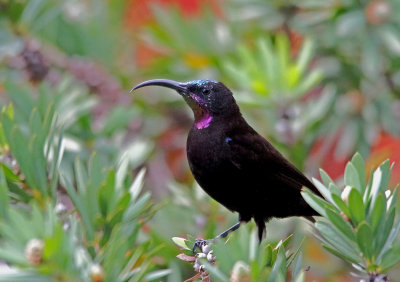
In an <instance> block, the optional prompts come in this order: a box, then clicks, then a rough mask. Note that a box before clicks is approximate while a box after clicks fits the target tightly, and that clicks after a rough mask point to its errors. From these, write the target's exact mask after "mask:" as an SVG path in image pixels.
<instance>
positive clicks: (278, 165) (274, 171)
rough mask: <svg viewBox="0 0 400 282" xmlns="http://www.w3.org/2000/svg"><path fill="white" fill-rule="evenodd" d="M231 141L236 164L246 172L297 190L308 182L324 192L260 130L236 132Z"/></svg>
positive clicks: (315, 189)
mask: <svg viewBox="0 0 400 282" xmlns="http://www.w3.org/2000/svg"><path fill="white" fill-rule="evenodd" d="M228 145H229V147H230V151H231V156H232V158H231V162H232V164H233V165H234V166H235V167H236V168H237V169H238V170H239V171H241V172H243V173H244V174H245V175H247V176H250V177H253V178H255V179H257V178H259V177H268V178H270V179H271V180H272V181H273V182H274V183H281V184H285V187H290V188H293V189H297V190H300V189H301V188H302V187H303V186H305V187H307V188H309V189H310V190H312V191H313V192H314V193H316V194H318V195H320V192H319V191H318V190H317V188H316V187H315V186H314V184H312V183H311V181H310V180H309V179H308V178H307V177H306V176H304V174H303V173H302V172H301V171H299V170H298V169H297V168H296V167H295V166H294V165H293V164H291V163H290V162H289V161H288V160H287V159H286V158H285V157H283V156H282V155H281V153H279V152H278V150H277V149H275V148H274V147H273V146H272V145H271V144H270V143H269V142H268V141H267V140H266V139H265V138H263V137H262V136H260V135H259V134H258V133H257V132H255V131H247V132H246V133H245V134H242V135H236V136H234V137H233V138H232V141H231V142H229V144H228Z"/></svg>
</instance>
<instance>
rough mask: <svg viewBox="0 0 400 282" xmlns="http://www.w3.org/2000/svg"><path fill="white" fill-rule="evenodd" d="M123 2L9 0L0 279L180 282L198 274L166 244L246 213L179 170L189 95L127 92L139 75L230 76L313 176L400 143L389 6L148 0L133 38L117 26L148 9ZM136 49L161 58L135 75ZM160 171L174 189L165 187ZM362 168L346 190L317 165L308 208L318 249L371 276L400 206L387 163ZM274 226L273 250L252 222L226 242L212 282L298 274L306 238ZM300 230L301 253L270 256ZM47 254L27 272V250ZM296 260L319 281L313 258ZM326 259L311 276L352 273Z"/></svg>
mask: <svg viewBox="0 0 400 282" xmlns="http://www.w3.org/2000/svg"><path fill="white" fill-rule="evenodd" d="M131 2H132V1H125V0H114V1H98V0H91V1H76V0H68V1H67V0H65V1H46V0H18V1H13V0H0V96H1V108H2V111H1V114H0V254H1V258H0V260H1V261H0V264H1V263H2V261H6V262H7V263H8V265H9V268H7V267H2V268H1V273H0V280H3V281H60V280H64V281H65V280H67V281H90V280H95V279H98V278H99V279H102V280H103V281H138V280H155V281H157V280H168V281H181V280H183V279H184V278H185V277H189V276H190V274H192V273H193V268H192V267H191V265H189V264H188V263H184V262H181V261H179V260H178V259H176V258H175V256H176V254H177V250H176V249H175V247H174V246H173V244H171V241H170V238H171V237H172V236H175V235H177V233H179V236H183V235H182V234H186V233H189V234H197V235H198V236H204V238H212V237H214V236H215V235H216V234H218V233H219V232H218V231H221V230H220V229H221V228H223V226H227V225H229V223H232V222H233V221H234V220H236V218H235V217H234V215H232V214H230V213H228V212H226V211H225V210H224V208H221V207H220V205H219V204H217V203H216V202H215V201H213V200H211V199H210V198H209V197H208V196H206V195H205V194H204V193H203V192H202V191H201V189H200V188H199V187H198V186H197V185H192V179H191V178H190V177H188V173H187V171H186V168H184V169H182V171H183V172H182V171H179V172H178V173H177V172H176V170H177V169H176V168H174V166H176V164H177V163H180V162H184V161H185V160H184V158H183V159H180V158H179V157H176V156H180V155H181V153H182V152H181V150H182V147H180V144H184V140H183V139H182V138H183V136H184V133H183V132H185V131H186V130H187V128H188V126H189V125H188V124H186V123H187V121H185V120H186V119H185V118H182V117H183V116H185V113H186V112H185V110H184V109H183V108H182V107H181V106H182V105H183V102H182V101H178V97H175V96H172V95H171V96H169V95H160V94H159V93H160V90H159V89H155V90H152V89H149V92H150V93H149V95H144V96H140V97H139V96H136V97H134V102H133V103H132V104H130V102H129V101H130V100H129V99H125V98H126V97H128V93H127V91H124V90H123V89H129V88H130V87H131V86H132V85H133V84H134V83H133V81H132V80H134V81H136V80H139V79H141V78H140V77H142V78H152V77H153V78H154V77H167V78H173V79H176V80H192V79H196V78H199V79H204V78H213V79H217V80H220V81H223V82H224V83H225V84H226V85H227V86H229V87H230V88H231V89H232V90H233V92H234V94H235V98H236V99H237V101H238V102H239V103H240V105H241V108H242V112H243V114H244V115H245V116H246V119H248V120H249V121H250V123H251V124H252V125H253V126H254V127H255V128H256V129H257V130H258V131H259V132H260V133H262V135H264V136H266V137H268V138H269V140H270V141H271V142H272V143H273V144H274V145H275V146H277V147H278V148H279V149H280V150H281V151H282V152H283V153H284V154H285V155H286V156H287V157H288V158H289V159H290V160H291V161H292V162H294V163H295V164H296V166H297V167H298V168H300V169H301V170H303V171H305V168H310V167H311V168H312V167H314V168H315V169H316V168H318V167H319V166H321V164H322V163H323V161H324V160H325V158H326V156H327V154H328V152H329V154H330V153H332V154H333V155H334V157H335V158H339V159H346V158H349V157H350V156H351V154H353V152H354V151H355V150H356V149H357V150H358V151H360V152H361V153H362V155H363V156H364V157H367V158H368V161H366V163H367V167H370V165H371V163H374V162H375V161H376V160H375V159H374V158H377V159H380V156H376V155H374V154H372V158H371V157H369V154H370V153H371V146H372V145H373V144H375V143H376V141H377V138H378V136H380V135H381V134H382V132H384V133H385V134H387V133H389V134H398V133H399V132H400V127H399V124H400V121H399V115H398V106H399V97H400V95H399V93H400V90H399V89H400V83H399V81H400V79H399V77H400V68H399V67H400V61H399V58H398V55H399V46H400V45H399V42H400V32H399V30H400V21H399V19H400V18H399V17H398V14H399V11H400V5H399V3H398V1H397V0H382V1H356V0H347V1H334V0H328V1H314V0H301V1H292V0H290V1H280V0H273V1H264V0H252V1H247V0H231V1H229V2H227V3H226V4H228V5H224V6H223V9H221V7H219V9H221V10H219V11H218V12H216V13H214V12H215V11H211V10H212V9H216V8H215V7H216V6H213V5H218V3H219V2H218V1H216V2H215V3H217V4H215V3H213V5H209V6H207V7H201V8H200V9H199V11H198V14H191V13H192V12H188V11H185V12H180V11H179V10H178V9H176V8H175V7H174V8H172V9H170V8H169V7H166V6H165V5H164V6H162V7H161V6H152V7H151V11H152V13H153V15H154V19H152V20H150V21H146V22H144V23H142V24H143V25H144V27H143V28H142V29H141V30H139V27H137V26H134V27H132V26H130V25H128V24H127V26H126V27H127V28H124V27H122V25H121V23H126V22H129V16H130V11H129V9H135V10H136V9H141V8H143V7H141V6H140V5H145V4H146V5H147V3H148V2H149V1H136V2H135V3H134V5H131V4H130V3H131ZM142 2H143V3H145V2H146V3H145V4H143V3H142ZM200 2H201V1H200ZM207 3H209V2H207ZM185 5H186V4H185ZM132 6H134V7H133V8H132ZM192 8H193V7H192ZM184 9H186V8H184ZM217 9H218V8H217ZM143 44H146V45H147V46H150V49H151V51H155V54H152V53H151V57H152V58H151V59H152V60H151V62H150V63H148V64H146V63H144V64H141V65H140V67H139V66H138V65H136V64H135V62H134V61H135V59H134V58H133V54H136V51H138V52H137V53H138V54H142V53H141V52H142V49H141V48H142V47H143ZM145 51H146V50H145ZM144 53H145V55H146V52H144ZM144 57H146V56H144ZM136 59H138V58H136ZM140 59H144V58H140ZM120 84H121V85H122V86H121V85H120ZM152 91H154V93H151V92H152ZM153 94H154V96H152V95H153ZM122 98H123V99H122ZM171 112H173V113H174V116H173V117H167V118H166V113H171ZM178 136H179V137H178ZM166 140H167V141H166ZM171 140H172V141H171ZM316 140H318V142H317V145H315V144H316ZM154 144H157V149H156V150H153V148H154ZM171 144H172V145H171ZM161 148H166V152H164V151H162V149H161ZM388 148H389V147H388ZM389 149H391V148H389ZM374 150H376V148H375V149H374ZM310 152H312V153H311V154H310ZM384 153H385V154H388V155H390V154H392V153H393V157H396V156H395V150H394V149H393V152H391V151H389V150H387V151H386V148H385V152H384ZM310 156H311V157H310ZM329 156H330V155H329ZM386 157H387V156H385V158H386ZM390 157H391V158H392V156H390ZM166 160H167V161H166ZM328 161H330V160H328ZM167 162H168V164H169V165H171V163H172V165H171V169H170V170H171V171H172V174H174V175H179V177H178V178H179V179H180V180H182V183H179V184H178V183H172V184H171V183H170V182H171V179H170V175H172V174H171V171H170V170H169V169H168V168H167ZM143 163H146V164H148V165H149V166H150V168H149V169H148V171H149V174H148V175H147V177H148V178H149V181H148V182H146V183H147V185H146V186H147V187H145V188H143V189H142V185H143V182H144V172H145V170H144V169H142V166H143ZM365 167H366V165H365V163H364V161H363V159H362V158H361V157H360V156H359V155H355V156H354V157H353V159H352V161H351V162H350V163H349V164H348V165H347V167H346V171H345V175H344V182H345V185H346V187H348V188H345V191H346V192H342V190H341V189H339V187H340V185H339V184H335V183H334V181H333V180H332V179H331V178H330V177H329V175H328V174H327V173H325V172H324V171H321V172H320V175H321V181H316V182H315V183H316V186H317V187H318V189H319V190H320V191H321V194H322V195H323V196H324V198H325V199H321V198H318V197H315V196H313V195H312V194H309V192H307V191H305V192H304V197H305V198H307V200H308V201H309V203H310V204H311V205H312V206H313V207H314V208H315V209H316V210H317V211H318V212H319V213H320V214H321V215H322V218H320V219H319V220H318V222H317V223H316V228H317V230H318V232H319V234H318V237H319V238H321V240H322V241H323V244H324V247H325V248H326V249H327V250H328V251H330V252H331V253H333V254H335V255H336V256H338V257H341V258H343V259H345V260H346V261H347V262H350V263H353V266H354V267H355V268H356V269H357V270H358V271H359V272H361V273H363V274H366V273H367V274H369V276H370V278H373V275H378V274H382V275H385V274H386V273H387V271H389V270H390V269H392V268H394V265H395V264H397V262H398V260H399V247H397V245H398V235H397V230H398V228H399V227H398V225H399V224H398V220H397V217H398V215H397V213H398V210H397V209H396V208H395V206H396V199H397V197H398V195H397V190H395V191H394V192H393V193H392V194H391V195H389V196H388V197H387V196H386V195H385V189H386V187H387V186H388V181H389V174H390V171H391V167H390V165H389V163H388V162H386V163H383V164H382V165H381V166H380V168H379V169H378V170H376V171H375V173H369V172H368V171H365ZM179 170H180V168H179ZM309 172H310V174H312V169H310V171H309ZM368 175H369V176H370V179H369V181H366V177H367V176H368ZM335 177H336V175H335ZM335 181H337V183H340V180H338V179H335ZM165 183H167V184H165ZM163 185H164V186H168V187H169V188H170V189H169V190H168V191H164V190H163V188H164V187H163ZM147 189H149V190H152V191H154V192H155V193H154V199H155V201H158V202H159V204H158V205H152V200H151V199H150V197H151V196H150V194H149V193H148V192H147V191H148V190H147ZM346 193H347V196H346ZM386 193H387V192H386ZM342 197H343V199H342ZM63 206H66V208H65V207H64V208H60V207H63ZM65 209H66V210H65ZM158 209H161V211H160V212H158V213H155V211H156V210H158ZM150 219H151V220H150ZM274 224H276V223H275V222H270V223H269V224H268V226H267V228H268V238H267V239H268V240H269V239H270V238H274V239H277V241H276V242H275V241H274V242H272V243H271V242H270V241H267V242H268V243H266V242H263V243H262V244H261V245H260V246H259V247H257V243H256V240H255V237H254V235H253V233H252V232H250V231H249V230H251V226H243V227H241V229H240V230H239V231H238V232H239V233H238V234H233V235H232V236H231V237H230V238H229V240H228V242H227V243H226V244H225V245H224V242H218V244H216V245H215V246H214V247H215V250H214V251H215V255H216V263H215V264H214V265H213V264H210V263H208V264H207V262H206V261H205V262H204V265H207V267H208V268H209V272H210V275H211V276H212V277H213V278H214V279H215V280H226V279H229V278H230V277H231V275H232V273H233V272H235V273H237V274H238V275H239V274H243V275H244V276H245V277H250V280H253V281H257V279H258V277H263V279H264V278H265V279H264V280H267V279H269V280H270V281H272V280H276V281H278V280H282V279H284V278H283V277H285V276H286V273H288V269H289V271H292V276H291V277H294V278H293V280H294V279H295V278H296V277H297V279H298V280H297V281H303V280H304V279H305V278H304V276H305V272H304V271H302V265H301V254H298V255H297V256H295V255H296V254H297V253H298V252H299V250H297V251H294V252H293V250H292V249H293V246H294V245H297V243H299V242H298V240H297V241H296V237H297V236H299V234H300V235H301V234H302V233H303V230H302V229H301V228H298V227H297V225H296V224H293V223H288V224H286V223H285V224H280V223H279V224H277V226H278V225H279V228H275V225H274ZM271 225H272V228H271ZM291 233H293V234H294V237H295V238H294V240H293V241H295V242H296V244H292V245H293V246H291V245H284V246H283V245H281V246H280V247H277V246H278V245H279V244H278V243H277V242H279V240H280V239H281V238H286V237H287V234H291ZM253 237H254V238H253ZM301 237H302V236H301ZM37 240H39V241H37ZM246 240H247V241H246ZM32 242H33V243H32ZM42 243H43V253H42V256H41V257H40V260H33V262H34V264H32V263H31V261H30V260H29V256H27V254H26V249H29V248H28V246H29V247H32V246H35V244H36V247H38V248H39V249H40V246H41V244H42ZM307 246H308V243H307ZM314 247H315V246H314ZM227 248H229V252H228V250H227ZM295 249H297V246H296V247H295ZM291 250H292V251H291ZM307 250H308V249H307ZM39 253H40V252H39ZM227 253H229V254H231V255H227ZM187 254H188V255H192V254H191V253H190V252H188V253H187ZM303 254H304V258H305V261H306V263H307V265H308V264H310V265H311V266H312V268H311V270H310V276H312V275H314V274H315V272H314V270H313V268H314V265H315V262H313V259H312V258H311V259H310V257H309V254H308V253H307V252H306V251H303ZM295 257H296V259H295V261H293V259H294V258H295ZM38 261H39V262H40V263H39V264H37V265H36V264H35V262H38ZM330 262H331V261H329V262H328V263H325V264H323V265H322V264H321V265H318V271H317V272H318V273H317V275H325V276H326V275H334V274H333V273H334V272H335V271H337V272H338V273H341V275H342V273H343V269H341V268H340V267H341V266H340V265H339V264H335V263H330ZM289 265H290V267H289ZM6 272H7V273H6ZM96 275H97V276H96ZM166 275H167V276H168V277H167V278H165V277H164V276H166ZM333 279H338V278H337V277H334V278H333Z"/></svg>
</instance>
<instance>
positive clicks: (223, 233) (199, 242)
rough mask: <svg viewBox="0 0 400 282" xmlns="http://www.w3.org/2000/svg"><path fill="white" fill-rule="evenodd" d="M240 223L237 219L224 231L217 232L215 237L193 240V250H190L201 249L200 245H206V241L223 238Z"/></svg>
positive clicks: (210, 241)
mask: <svg viewBox="0 0 400 282" xmlns="http://www.w3.org/2000/svg"><path fill="white" fill-rule="evenodd" d="M241 223H242V222H241V221H240V220H239V221H238V222H237V223H235V225H233V226H231V227H229V228H228V229H227V230H225V231H224V232H222V233H221V234H219V235H218V236H217V237H215V238H213V239H209V240H203V239H196V241H195V242H194V245H193V250H192V251H193V253H194V252H195V251H196V249H197V248H199V249H200V250H202V247H203V246H205V245H207V244H208V243H214V242H215V241H216V240H217V239H219V238H225V237H226V236H228V234H229V233H231V232H233V231H235V230H237V229H238V228H239V227H240V224H241Z"/></svg>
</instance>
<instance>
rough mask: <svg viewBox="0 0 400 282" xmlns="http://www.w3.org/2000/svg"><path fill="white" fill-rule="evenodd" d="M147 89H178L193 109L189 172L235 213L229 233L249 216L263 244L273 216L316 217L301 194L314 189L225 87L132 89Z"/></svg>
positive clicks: (191, 85) (169, 84)
mask: <svg viewBox="0 0 400 282" xmlns="http://www.w3.org/2000/svg"><path fill="white" fill-rule="evenodd" d="M148 85H159V86H165V87H169V88H172V89H175V90H177V91H178V93H179V94H180V95H182V97H183V98H184V99H185V101H186V102H187V104H188V105H189V106H190V107H191V109H192V110H193V113H194V119H195V121H194V124H193V127H192V128H191V130H190V132H189V136H188V139H187V157H188V160H189V165H190V169H191V171H192V173H193V175H194V177H195V179H196V181H197V182H198V183H199V184H200V186H201V187H202V188H203V189H204V190H205V191H206V192H207V193H208V194H209V195H210V196H211V197H213V198H214V199H215V200H217V201H218V202H219V203H221V204H222V205H224V206H225V207H226V208H228V209H229V210H231V211H234V212H238V213H239V223H238V224H236V225H235V226H233V227H232V228H231V229H230V230H228V232H229V231H232V230H235V229H237V228H238V227H239V225H240V222H241V221H244V222H247V221H249V220H251V219H252V218H253V219H254V221H255V222H256V224H257V227H258V234H259V239H260V240H261V239H262V235H263V233H264V230H265V222H267V221H268V220H269V219H270V218H272V217H278V218H283V217H290V216H304V217H308V218H309V217H311V216H313V215H317V213H316V212H315V211H314V210H313V209H312V208H311V207H310V206H309V205H308V204H307V203H306V202H305V201H304V199H303V198H302V196H301V194H300V192H301V188H302V187H303V186H306V187H308V188H309V189H311V190H312V191H313V192H314V193H316V194H318V195H319V194H320V193H319V192H318V190H317V189H316V188H315V186H314V185H313V184H312V183H311V182H310V181H309V180H308V179H307V178H306V177H305V176H304V175H303V174H302V173H301V172H300V171H299V170H298V169H297V168H296V167H294V166H293V165H292V164H291V163H290V162H289V161H288V160H286V159H285V158H284V157H283V156H282V155H281V154H280V153H279V152H278V151H277V150H276V149H275V148H274V147H273V146H272V145H271V144H270V143H269V142H268V141H267V140H266V139H265V138H263V137H262V136H260V135H259V134H258V133H257V132H256V131H255V130H254V129H253V128H252V127H251V126H250V125H248V123H247V122H246V121H245V120H244V118H243V117H242V114H241V113H240V110H239V107H238V105H237V104H236V101H235V99H234V98H233V95H232V92H231V91H230V90H229V89H228V88H227V87H226V86H225V85H224V84H223V83H221V82H216V81H213V80H199V81H191V82H187V83H180V82H175V81H171V80H165V79H154V80H150V81H146V82H143V83H141V84H139V85H137V86H136V87H135V88H134V89H137V88H140V87H143V86H148ZM228 232H224V233H222V234H221V235H220V236H218V237H225V236H226V235H227V234H228Z"/></svg>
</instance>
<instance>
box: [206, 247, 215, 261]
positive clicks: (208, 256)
mask: <svg viewBox="0 0 400 282" xmlns="http://www.w3.org/2000/svg"><path fill="white" fill-rule="evenodd" d="M207 260H208V261H209V262H214V261H215V256H214V255H213V251H212V250H211V251H209V252H208V254H207Z"/></svg>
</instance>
